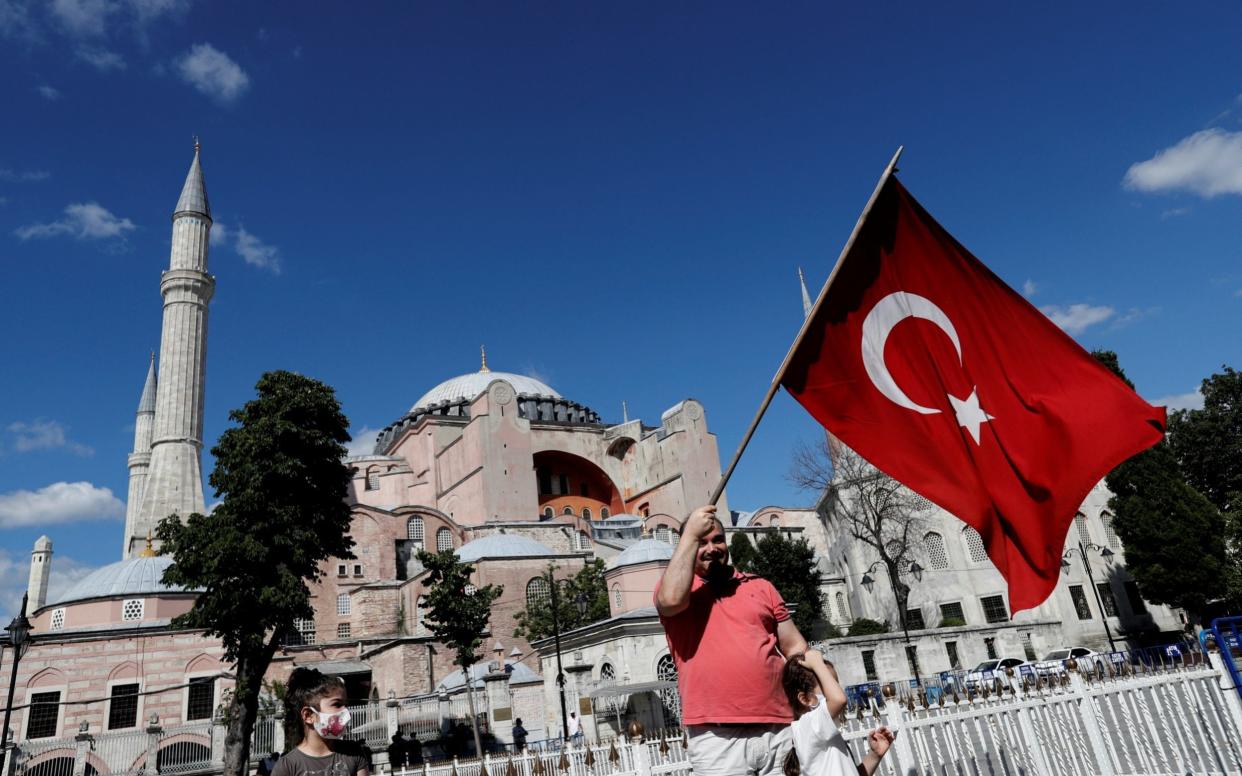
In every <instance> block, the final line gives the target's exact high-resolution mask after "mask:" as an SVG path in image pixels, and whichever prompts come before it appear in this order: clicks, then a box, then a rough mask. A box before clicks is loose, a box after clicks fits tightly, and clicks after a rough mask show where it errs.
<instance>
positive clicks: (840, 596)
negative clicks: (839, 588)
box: [837, 593, 850, 625]
mask: <svg viewBox="0 0 1242 776" xmlns="http://www.w3.org/2000/svg"><path fill="white" fill-rule="evenodd" d="M837 619H839V620H840V621H841V624H842V625H844V624H845V623H847V622H849V621H850V610H849V609H848V608H847V607H846V605H845V593H837Z"/></svg>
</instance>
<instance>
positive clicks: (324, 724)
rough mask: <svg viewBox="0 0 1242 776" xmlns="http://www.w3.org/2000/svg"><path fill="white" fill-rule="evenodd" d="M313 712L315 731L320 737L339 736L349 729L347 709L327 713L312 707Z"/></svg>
mask: <svg viewBox="0 0 1242 776" xmlns="http://www.w3.org/2000/svg"><path fill="white" fill-rule="evenodd" d="M312 711H314V712H315V732H316V733H318V734H319V737H320V738H327V739H333V738H340V737H341V736H343V735H344V734H345V731H346V730H348V729H349V709H341V710H340V711H336V712H332V713H327V712H322V711H319V710H318V709H312Z"/></svg>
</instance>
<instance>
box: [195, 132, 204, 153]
mask: <svg viewBox="0 0 1242 776" xmlns="http://www.w3.org/2000/svg"><path fill="white" fill-rule="evenodd" d="M202 149H203V144H202V143H200V142H198V135H195V136H194V153H196V154H197V153H198V152H199V151H201V150H202Z"/></svg>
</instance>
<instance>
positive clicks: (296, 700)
mask: <svg viewBox="0 0 1242 776" xmlns="http://www.w3.org/2000/svg"><path fill="white" fill-rule="evenodd" d="M348 730H349V709H348V708H346V705H345V682H344V680H343V679H341V678H340V677H339V676H327V675H325V674H322V673H320V672H319V671H316V670H315V669H313V668H297V669H294V671H293V673H292V674H291V675H290V676H289V685H288V687H287V689H286V691H285V740H286V741H287V742H289V743H290V744H294V745H295V747H294V748H293V749H291V750H289V751H288V752H286V753H285V755H284V756H283V757H281V758H280V759H279V760H277V761H276V768H275V769H274V770H273V771H272V776H370V770H369V769H368V767H367V760H366V757H365V756H364V755H363V753H362V752H361V751H360V750H359V748H358V747H357V745H353V746H351V745H350V744H352V743H353V742H350V741H347V740H343V737H344V736H345V735H346V733H347V732H348Z"/></svg>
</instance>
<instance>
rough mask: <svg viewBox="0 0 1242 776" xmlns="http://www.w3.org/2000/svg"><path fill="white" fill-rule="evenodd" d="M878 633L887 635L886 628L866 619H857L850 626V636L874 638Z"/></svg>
mask: <svg viewBox="0 0 1242 776" xmlns="http://www.w3.org/2000/svg"><path fill="white" fill-rule="evenodd" d="M880 633H888V626H887V625H885V624H884V623H881V622H876V621H875V620H868V619H867V618H866V617H859V618H857V619H855V620H854V622H853V623H851V624H850V635H851V636H875V635H877V634H880Z"/></svg>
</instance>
